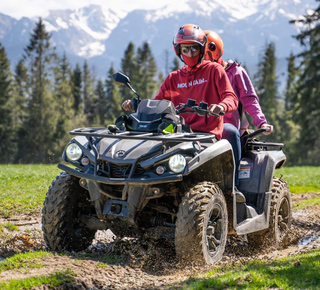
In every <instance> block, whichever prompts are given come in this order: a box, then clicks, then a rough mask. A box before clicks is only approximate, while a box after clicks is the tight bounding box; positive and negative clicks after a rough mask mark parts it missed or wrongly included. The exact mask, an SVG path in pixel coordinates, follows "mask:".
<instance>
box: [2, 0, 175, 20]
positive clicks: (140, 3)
mask: <svg viewBox="0 0 320 290" xmlns="http://www.w3.org/2000/svg"><path fill="white" fill-rule="evenodd" d="M172 1H173V0H156V1H155V0H7V1H6V0H1V1H0V13H2V14H5V15H9V16H11V17H13V18H15V19H20V18H21V17H24V16H25V17H29V18H30V17H40V16H41V17H46V16H47V15H48V11H49V10H56V9H58V10H60V9H62V10H65V9H77V8H81V7H85V6H89V5H91V4H98V5H101V6H106V7H109V8H120V9H122V10H125V11H132V10H135V9H157V8H160V7H163V6H165V5H167V4H169V3H172ZM174 1H180V0H174Z"/></svg>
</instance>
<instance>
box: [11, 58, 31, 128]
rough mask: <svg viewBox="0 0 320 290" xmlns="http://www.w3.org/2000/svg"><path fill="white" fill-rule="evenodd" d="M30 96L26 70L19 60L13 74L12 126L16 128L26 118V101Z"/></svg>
mask: <svg viewBox="0 0 320 290" xmlns="http://www.w3.org/2000/svg"><path fill="white" fill-rule="evenodd" d="M29 96H30V89H29V86H28V70H27V68H26V67H25V66H24V64H23V61H22V60H20V61H19V62H18V64H17V66H16V68H15V74H14V105H13V107H12V115H13V120H14V126H15V128H16V129H17V130H18V129H19V128H21V126H22V124H23V123H24V121H25V120H26V108H27V101H28V98H29Z"/></svg>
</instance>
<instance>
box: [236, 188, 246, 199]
mask: <svg viewBox="0 0 320 290" xmlns="http://www.w3.org/2000/svg"><path fill="white" fill-rule="evenodd" d="M234 194H235V195H236V202H237V203H245V202H246V197H245V196H244V195H243V193H242V192H241V191H239V189H238V188H236V187H234Z"/></svg>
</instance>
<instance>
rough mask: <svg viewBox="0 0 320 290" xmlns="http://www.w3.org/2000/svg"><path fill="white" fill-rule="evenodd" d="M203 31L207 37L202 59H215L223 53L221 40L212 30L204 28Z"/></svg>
mask: <svg viewBox="0 0 320 290" xmlns="http://www.w3.org/2000/svg"><path fill="white" fill-rule="evenodd" d="M204 33H205V35H206V37H207V43H206V47H205V53H204V59H205V60H211V61H213V60H214V61H217V60H218V59H219V58H220V57H221V56H222V55H223V51H224V47H223V41H222V39H221V37H220V36H219V34H218V33H216V32H214V31H212V30H205V31H204Z"/></svg>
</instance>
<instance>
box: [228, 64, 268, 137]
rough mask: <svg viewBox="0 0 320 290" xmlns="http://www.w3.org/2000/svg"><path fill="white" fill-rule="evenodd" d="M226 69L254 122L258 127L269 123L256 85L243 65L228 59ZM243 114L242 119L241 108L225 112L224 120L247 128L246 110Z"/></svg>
mask: <svg viewBox="0 0 320 290" xmlns="http://www.w3.org/2000/svg"><path fill="white" fill-rule="evenodd" d="M225 71H226V73H227V75H228V78H229V80H230V83H231V85H232V87H233V90H234V92H235V94H236V95H237V97H238V98H239V101H240V102H241V103H242V105H243V110H244V111H247V113H248V114H249V115H250V116H251V117H252V118H253V120H252V122H253V124H254V125H255V126H256V127H257V128H260V126H261V125H262V124H264V123H267V120H266V117H265V115H264V114H263V113H262V110H261V107H260V104H259V98H258V96H257V94H256V92H255V90H254V87H253V85H252V83H251V81H250V78H249V76H248V74H247V72H246V70H245V69H244V68H243V67H241V65H240V64H238V63H236V62H234V61H232V60H228V61H227V67H226V69H225ZM239 105H240V103H239ZM242 115H243V118H242V120H240V114H239V110H235V111H234V112H233V113H229V114H225V116H224V120H223V122H224V123H230V124H233V125H234V126H236V127H237V128H238V129H239V130H240V129H243V128H247V127H248V126H249V122H248V120H247V118H246V117H245V113H244V112H243V114H242ZM241 131H242V130H241Z"/></svg>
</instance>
